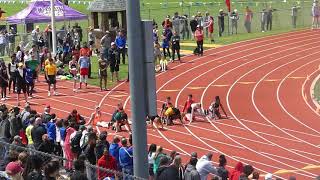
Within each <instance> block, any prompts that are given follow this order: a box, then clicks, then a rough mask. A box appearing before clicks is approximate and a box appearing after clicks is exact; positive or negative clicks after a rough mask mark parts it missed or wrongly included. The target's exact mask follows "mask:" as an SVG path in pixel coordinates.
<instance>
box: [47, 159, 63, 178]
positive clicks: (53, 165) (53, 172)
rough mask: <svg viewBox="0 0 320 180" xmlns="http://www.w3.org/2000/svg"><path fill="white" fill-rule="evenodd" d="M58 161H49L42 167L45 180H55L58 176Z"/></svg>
mask: <svg viewBox="0 0 320 180" xmlns="http://www.w3.org/2000/svg"><path fill="white" fill-rule="evenodd" d="M59 170H60V169H59V161H58V162H57V161H50V162H49V163H48V164H46V166H45V167H44V176H45V180H56V179H58V177H59V176H60V175H59Z"/></svg>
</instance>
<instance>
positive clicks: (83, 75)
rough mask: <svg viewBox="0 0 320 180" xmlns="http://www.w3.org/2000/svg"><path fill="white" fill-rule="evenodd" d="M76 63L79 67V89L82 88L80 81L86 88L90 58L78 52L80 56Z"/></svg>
mask: <svg viewBox="0 0 320 180" xmlns="http://www.w3.org/2000/svg"><path fill="white" fill-rule="evenodd" d="M78 63H79V68H80V89H81V88H82V83H85V86H86V88H87V85H88V83H87V80H88V74H89V66H90V59H89V57H88V56H87V55H86V54H85V53H83V54H81V53H80V58H79V62H78Z"/></svg>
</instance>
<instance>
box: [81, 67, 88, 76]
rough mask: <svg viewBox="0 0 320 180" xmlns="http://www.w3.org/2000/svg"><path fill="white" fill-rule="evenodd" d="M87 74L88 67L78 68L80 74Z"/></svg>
mask: <svg viewBox="0 0 320 180" xmlns="http://www.w3.org/2000/svg"><path fill="white" fill-rule="evenodd" d="M88 74H89V68H81V69H80V75H81V76H88Z"/></svg>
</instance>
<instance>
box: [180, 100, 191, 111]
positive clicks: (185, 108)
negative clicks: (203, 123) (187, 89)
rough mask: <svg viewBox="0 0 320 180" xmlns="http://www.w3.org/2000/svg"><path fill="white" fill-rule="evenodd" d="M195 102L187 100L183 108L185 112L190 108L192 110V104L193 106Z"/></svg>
mask: <svg viewBox="0 0 320 180" xmlns="http://www.w3.org/2000/svg"><path fill="white" fill-rule="evenodd" d="M193 103H194V101H193V100H187V101H186V103H184V107H183V111H182V112H185V110H188V109H189V108H191V104H193Z"/></svg>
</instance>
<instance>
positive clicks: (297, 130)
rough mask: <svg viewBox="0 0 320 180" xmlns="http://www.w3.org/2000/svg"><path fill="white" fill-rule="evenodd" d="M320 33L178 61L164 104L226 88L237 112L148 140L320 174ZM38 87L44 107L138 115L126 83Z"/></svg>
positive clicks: (167, 76)
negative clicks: (318, 80) (319, 79)
mask: <svg viewBox="0 0 320 180" xmlns="http://www.w3.org/2000/svg"><path fill="white" fill-rule="evenodd" d="M319 35H320V31H310V30H305V31H297V32H291V33H287V34H282V35H277V36H269V37H265V38H260V39H255V40H250V41H244V42H240V43H235V44H231V45H228V46H223V47H220V48H216V49H211V50H207V51H206V52H205V55H204V56H203V57H196V56H187V57H184V58H183V63H181V64H180V63H174V64H171V65H170V70H169V71H167V72H166V73H160V74H157V96H158V107H161V105H162V103H163V101H164V100H165V97H166V96H171V97H172V100H173V102H175V105H176V106H177V107H180V108H182V105H183V104H184V102H185V100H186V97H187V95H188V94H193V96H194V98H195V100H196V101H198V102H201V103H202V104H203V107H206V108H207V107H208V106H209V104H210V103H211V101H212V100H213V98H214V97H215V96H216V95H219V96H220V98H221V100H222V103H223V105H224V107H225V109H226V111H227V114H228V116H229V117H231V118H229V119H224V120H217V121H214V120H210V119H208V118H205V117H197V121H196V122H194V123H192V124H191V125H181V124H179V123H177V125H175V126H170V127H166V128H165V130H161V131H159V130H152V129H150V128H149V127H148V143H156V144H157V145H161V146H163V147H164V148H165V149H166V150H168V151H170V150H177V151H178V152H179V153H180V154H182V156H183V159H184V161H187V159H188V155H189V154H190V153H191V152H193V151H196V152H198V154H199V155H200V156H202V155H203V154H206V153H207V152H209V151H210V152H213V153H214V159H213V160H214V161H217V160H218V155H219V154H221V153H222V154H225V155H226V156H227V159H228V167H230V168H232V167H233V166H234V165H235V163H236V162H237V161H242V162H243V163H245V164H251V165H253V166H254V168H255V169H257V170H258V171H260V172H261V173H262V174H266V173H274V174H276V176H277V177H282V178H288V177H289V176H290V175H294V176H296V177H298V179H312V178H313V177H315V176H317V175H320V153H319V152H320V151H319V150H320V126H319V123H318V121H319V119H320V117H319V114H317V113H316V105H315V104H314V103H313V102H312V99H311V95H310V86H311V83H312V81H313V79H314V78H315V77H316V76H317V75H318V73H319V72H318V65H319V63H320V51H319V48H320V41H319ZM36 90H37V93H36V94H35V95H36V97H35V98H34V99H32V100H31V104H32V105H33V108H35V109H37V110H38V111H39V112H42V111H43V108H44V105H45V104H50V105H51V107H52V108H53V111H54V112H55V113H56V114H57V115H58V117H66V116H67V114H68V113H69V112H71V110H72V109H74V108H76V109H77V110H78V112H80V113H81V114H82V115H83V116H85V117H86V118H88V117H89V116H90V113H91V112H92V111H93V110H94V106H95V105H97V104H100V105H101V107H102V110H103V115H104V118H105V119H107V120H109V119H110V117H111V113H112V112H113V111H114V109H115V106H116V104H117V103H119V102H122V103H123V104H124V107H125V109H126V111H127V113H128V114H129V115H130V97H129V86H128V83H125V82H123V83H120V84H118V85H117V86H115V87H114V88H113V89H112V90H111V91H109V92H100V91H99V89H98V88H97V87H91V86H90V87H89V88H88V89H84V90H82V91H80V92H79V93H77V94H74V93H73V92H72V83H71V82H67V81H63V82H62V81H60V82H58V91H59V93H60V95H59V96H57V97H50V98H48V97H47V91H46V84H44V83H41V84H40V85H38V86H37V87H36ZM7 104H9V105H15V104H16V102H15V101H13V100H9V101H7ZM98 130H100V131H101V130H103V129H102V128H98ZM109 134H113V132H110V133H109ZM121 135H124V136H127V135H128V134H127V133H125V132H124V133H121ZM109 138H110V139H111V137H109Z"/></svg>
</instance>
